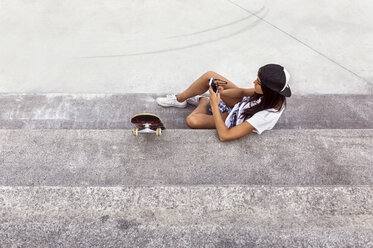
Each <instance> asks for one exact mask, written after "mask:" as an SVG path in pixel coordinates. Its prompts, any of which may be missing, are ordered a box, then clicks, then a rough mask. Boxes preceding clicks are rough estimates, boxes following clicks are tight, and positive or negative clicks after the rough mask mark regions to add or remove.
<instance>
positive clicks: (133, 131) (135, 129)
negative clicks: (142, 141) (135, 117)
mask: <svg viewBox="0 0 373 248" xmlns="http://www.w3.org/2000/svg"><path fill="white" fill-rule="evenodd" d="M132 133H133V135H135V136H137V135H139V129H138V128H134V129H133V130H132Z"/></svg>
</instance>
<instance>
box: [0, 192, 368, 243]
mask: <svg viewBox="0 0 373 248" xmlns="http://www.w3.org/2000/svg"><path fill="white" fill-rule="evenodd" d="M372 206H373V187H270V186H266V187H264V186H262V187H249V186H237V185H236V186H203V187H190V186H189V187H175V186H166V187H165V186H161V187H155V186H152V187H68V188H66V187H0V207H1V215H0V230H2V231H1V232H0V240H1V245H2V246H4V247H10V246H14V247H15V246H17V247H219V248H220V247H372V245H373V207H372Z"/></svg>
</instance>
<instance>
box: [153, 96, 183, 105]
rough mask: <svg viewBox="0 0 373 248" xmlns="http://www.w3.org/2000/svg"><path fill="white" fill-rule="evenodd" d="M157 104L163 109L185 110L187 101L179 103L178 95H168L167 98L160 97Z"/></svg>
mask: <svg viewBox="0 0 373 248" xmlns="http://www.w3.org/2000/svg"><path fill="white" fill-rule="evenodd" d="M156 102H157V103H158V104H159V105H161V106H162V107H176V108H185V107H186V106H187V101H184V102H179V101H178V100H177V98H176V95H172V94H170V95H167V96H166V97H158V98H157V99H156Z"/></svg>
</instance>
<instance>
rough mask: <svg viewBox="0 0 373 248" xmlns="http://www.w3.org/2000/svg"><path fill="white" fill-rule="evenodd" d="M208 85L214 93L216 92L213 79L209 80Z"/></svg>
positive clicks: (216, 88)
mask: <svg viewBox="0 0 373 248" xmlns="http://www.w3.org/2000/svg"><path fill="white" fill-rule="evenodd" d="M209 85H210V87H211V89H212V90H213V91H214V92H215V93H216V92H217V91H218V87H217V85H216V83H215V81H214V79H213V78H210V82H209Z"/></svg>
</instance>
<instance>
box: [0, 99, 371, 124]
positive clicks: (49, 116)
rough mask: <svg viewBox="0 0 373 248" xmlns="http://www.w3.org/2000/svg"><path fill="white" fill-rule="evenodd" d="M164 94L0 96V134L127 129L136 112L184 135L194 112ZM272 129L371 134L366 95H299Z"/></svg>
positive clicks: (369, 108)
mask: <svg viewBox="0 0 373 248" xmlns="http://www.w3.org/2000/svg"><path fill="white" fill-rule="evenodd" d="M163 95H164V94H158V95H157V94H123V95H105V94H0V106H1V108H0V128H2V129H127V128H132V124H131V123H130V118H131V116H132V115H133V114H135V113H139V112H151V113H156V114H158V115H160V116H161V118H162V119H163V121H164V122H165V124H166V127H167V128H170V129H188V126H187V125H186V123H185V119H186V117H187V116H188V115H189V114H190V113H191V112H192V111H193V109H194V107H193V106H189V107H188V108H186V109H176V108H162V107H160V106H158V104H157V103H156V102H155V99H156V97H157V96H163ZM287 106H288V107H287V109H286V110H285V112H284V113H283V115H282V116H281V118H280V120H279V122H278V123H277V124H276V126H275V127H274V129H365V128H369V129H373V112H372V111H371V110H372V109H373V102H372V101H371V96H370V95H305V96H296V95H294V96H292V97H290V98H288V99H287Z"/></svg>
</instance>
